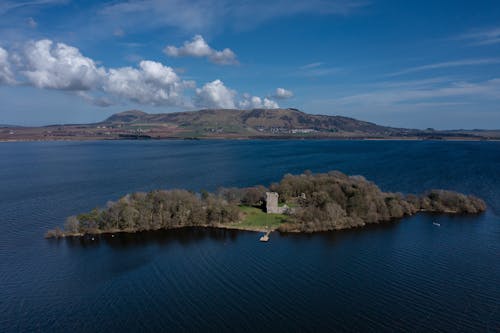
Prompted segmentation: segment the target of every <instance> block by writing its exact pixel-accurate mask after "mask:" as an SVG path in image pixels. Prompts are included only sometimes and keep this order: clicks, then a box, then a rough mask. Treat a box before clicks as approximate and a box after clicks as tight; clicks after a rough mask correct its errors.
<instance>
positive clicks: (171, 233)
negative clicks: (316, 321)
mask: <svg viewBox="0 0 500 333" xmlns="http://www.w3.org/2000/svg"><path fill="white" fill-rule="evenodd" d="M242 233H248V231H243V230H231V229H221V228H200V227H186V228H179V229H170V230H155V231H142V232H136V233H115V234H102V235H85V236H83V237H66V238H64V239H59V240H54V239H51V240H50V241H51V242H57V243H60V242H65V243H66V244H67V245H68V247H70V248H73V247H79V248H82V247H83V248H86V247H95V246H99V245H102V244H105V245H107V246H109V247H111V248H114V249H120V248H130V247H144V246H149V245H152V244H155V245H159V246H167V245H169V244H171V243H173V242H175V243H178V244H180V245H182V246H188V245H190V244H192V243H196V242H201V241H204V240H215V241H217V242H221V243H225V242H228V241H231V242H235V241H236V240H237V238H238V235H241V234H242Z"/></svg>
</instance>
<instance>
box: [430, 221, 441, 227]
mask: <svg viewBox="0 0 500 333" xmlns="http://www.w3.org/2000/svg"><path fill="white" fill-rule="evenodd" d="M432 224H434V225H435V226H436V227H440V226H441V224H440V223H437V222H432Z"/></svg>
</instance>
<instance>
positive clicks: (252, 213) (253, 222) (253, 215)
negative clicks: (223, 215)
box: [233, 206, 286, 229]
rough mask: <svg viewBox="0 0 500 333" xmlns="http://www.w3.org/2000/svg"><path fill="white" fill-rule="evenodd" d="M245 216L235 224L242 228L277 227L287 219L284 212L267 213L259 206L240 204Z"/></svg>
mask: <svg viewBox="0 0 500 333" xmlns="http://www.w3.org/2000/svg"><path fill="white" fill-rule="evenodd" d="M240 211H241V212H242V213H243V214H242V215H243V218H242V220H241V221H240V222H238V223H234V224H233V225H234V226H238V227H242V228H259V229H266V228H267V229H276V228H277V227H279V225H280V224H281V223H283V222H284V221H285V219H286V216H285V215H283V214H267V213H266V212H264V211H262V210H261V209H259V208H255V207H249V206H240Z"/></svg>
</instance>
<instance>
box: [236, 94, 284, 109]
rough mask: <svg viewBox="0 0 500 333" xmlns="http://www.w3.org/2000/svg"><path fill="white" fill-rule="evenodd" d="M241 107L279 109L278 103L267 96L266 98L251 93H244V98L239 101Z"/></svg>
mask: <svg viewBox="0 0 500 333" xmlns="http://www.w3.org/2000/svg"><path fill="white" fill-rule="evenodd" d="M238 105H239V107H240V108H241V109H277V108H279V105H278V103H276V102H275V101H273V100H272V99H269V98H267V97H265V98H264V99H262V98H260V97H258V96H252V95H250V94H243V99H242V100H241V101H239V102H238Z"/></svg>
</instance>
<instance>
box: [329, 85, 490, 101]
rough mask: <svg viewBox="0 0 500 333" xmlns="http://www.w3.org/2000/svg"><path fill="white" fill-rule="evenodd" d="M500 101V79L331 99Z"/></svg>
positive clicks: (399, 89) (392, 90)
mask: <svg viewBox="0 0 500 333" xmlns="http://www.w3.org/2000/svg"><path fill="white" fill-rule="evenodd" d="M474 99H476V100H480V101H482V102H484V101H485V100H487V99H488V100H500V79H492V80H487V81H482V82H465V81H460V82H448V83H446V84H443V83H439V84H438V85H436V84H433V83H431V82H429V84H427V85H425V84H422V85H420V84H419V85H415V86H403V88H398V87H397V85H395V86H394V87H393V88H389V89H384V90H376V91H370V92H367V93H360V94H355V95H350V96H345V97H341V98H338V99H335V100H331V102H332V104H338V105H354V106H356V105H357V106H375V105H379V106H392V105H400V104H406V103H411V104H415V103H417V102H426V103H429V102H441V103H442V102H450V101H451V102H453V103H463V102H466V101H469V100H474Z"/></svg>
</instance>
